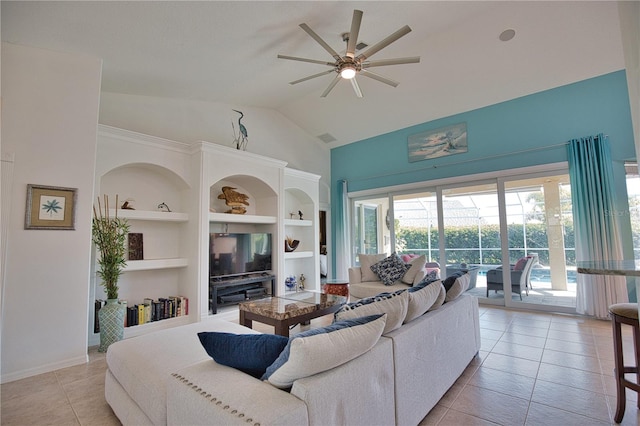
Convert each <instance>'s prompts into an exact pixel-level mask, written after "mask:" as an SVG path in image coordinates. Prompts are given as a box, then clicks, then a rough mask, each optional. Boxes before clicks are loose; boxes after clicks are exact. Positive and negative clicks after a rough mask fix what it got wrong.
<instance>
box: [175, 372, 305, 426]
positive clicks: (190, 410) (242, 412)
mask: <svg viewBox="0 0 640 426" xmlns="http://www.w3.org/2000/svg"><path fill="white" fill-rule="evenodd" d="M249 419H251V421H249ZM257 423H259V424H262V425H295V426H298V425H308V424H309V416H308V414H307V406H306V404H305V403H304V402H303V401H301V400H300V399H298V398H296V397H295V396H293V395H291V394H290V393H288V392H285V391H283V390H281V389H277V388H275V387H274V386H272V385H270V384H269V383H268V382H263V381H261V380H258V379H256V378H254V377H251V376H250V375H248V374H245V373H243V372H241V371H238V370H235V369H233V368H231V367H227V366H224V365H220V364H217V363H216V362H215V361H213V360H208V361H202V362H199V363H197V364H194V365H192V366H190V367H187V368H184V369H182V370H180V371H178V372H176V373H173V374H171V375H170V376H169V378H168V379H167V424H168V425H245V426H246V425H254V424H257Z"/></svg>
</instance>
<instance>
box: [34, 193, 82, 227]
mask: <svg viewBox="0 0 640 426" xmlns="http://www.w3.org/2000/svg"><path fill="white" fill-rule="evenodd" d="M77 195H78V189H77V188H62V187H59V186H44V185H32V184H28V185H27V208H26V211H25V215H24V229H57V230H75V229H76V198H77Z"/></svg>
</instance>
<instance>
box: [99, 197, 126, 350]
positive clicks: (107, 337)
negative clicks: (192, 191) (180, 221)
mask: <svg viewBox="0 0 640 426" xmlns="http://www.w3.org/2000/svg"><path fill="white" fill-rule="evenodd" d="M117 205H118V196H117V195H116V206H117ZM128 234H129V223H128V221H127V219H124V218H119V217H118V210H116V214H115V216H114V217H110V216H109V198H108V197H107V196H106V195H105V196H104V206H102V205H101V203H100V198H98V208H97V209H96V206H95V205H94V206H93V221H92V226H91V236H92V241H93V243H94V244H95V246H96V248H97V250H98V255H97V261H98V265H99V267H100V269H98V271H97V274H98V276H99V277H100V278H101V279H102V283H101V284H102V285H103V286H104V288H105V290H106V292H107V299H108V300H107V304H106V305H105V306H104V307H103V308H102V309H100V311H99V312H98V319H99V321H100V347H99V348H98V351H100V352H105V351H106V350H107V348H108V347H109V345H111V344H112V343H114V342H117V341H118V340H122V338H123V337H124V313H125V305H124V304H121V303H120V302H119V301H118V279H119V278H120V274H122V270H123V269H124V267H125V266H126V264H127V261H126V255H127V235H128ZM112 311H118V312H112Z"/></svg>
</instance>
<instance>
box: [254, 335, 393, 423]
mask: <svg viewBox="0 0 640 426" xmlns="http://www.w3.org/2000/svg"><path fill="white" fill-rule="evenodd" d="M393 362H394V360H393V346H392V342H391V339H387V338H386V337H381V338H380V340H378V342H377V343H376V344H375V345H374V347H373V348H371V349H370V350H369V351H367V352H365V353H364V354H362V355H360V356H359V357H357V358H355V359H352V360H351V361H349V362H347V363H345V364H342V365H340V366H338V367H336V368H333V369H331V370H328V371H324V372H322V373H319V374H314V375H313V376H309V377H305V378H303V379H298V380H296V381H295V382H294V383H293V387H292V388H291V395H295V396H297V397H298V398H300V399H301V400H303V401H304V402H305V403H306V404H307V407H308V409H309V424H310V425H393V424H395V398H394V392H395V383H394V367H393ZM263 424H264V423H263Z"/></svg>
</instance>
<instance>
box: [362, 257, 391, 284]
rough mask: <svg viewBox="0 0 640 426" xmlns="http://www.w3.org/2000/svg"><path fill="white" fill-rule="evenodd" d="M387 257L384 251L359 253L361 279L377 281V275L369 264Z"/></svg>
mask: <svg viewBox="0 0 640 426" xmlns="http://www.w3.org/2000/svg"><path fill="white" fill-rule="evenodd" d="M385 257H387V255H385V254H384V253H380V254H359V255H358V259H359V260H360V273H361V274H362V281H379V280H380V279H379V278H378V275H376V273H375V272H373V271H372V270H371V266H372V265H375V264H376V263H378V262H380V261H381V260H382V259H384V258H385Z"/></svg>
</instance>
